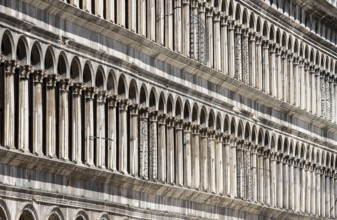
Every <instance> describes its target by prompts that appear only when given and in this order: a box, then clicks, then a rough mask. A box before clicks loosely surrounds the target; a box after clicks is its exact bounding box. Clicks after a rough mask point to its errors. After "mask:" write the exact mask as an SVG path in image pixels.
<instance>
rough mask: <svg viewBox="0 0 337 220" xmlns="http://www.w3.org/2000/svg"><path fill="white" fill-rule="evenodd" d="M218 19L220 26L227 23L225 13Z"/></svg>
mask: <svg viewBox="0 0 337 220" xmlns="http://www.w3.org/2000/svg"><path fill="white" fill-rule="evenodd" d="M220 20H221V23H220V24H221V26H227V25H228V16H227V15H223V14H221V16H220Z"/></svg>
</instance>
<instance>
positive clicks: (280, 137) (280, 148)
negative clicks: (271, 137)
mask: <svg viewBox="0 0 337 220" xmlns="http://www.w3.org/2000/svg"><path fill="white" fill-rule="evenodd" d="M277 152H278V153H279V154H283V149H282V136H281V135H279V136H278V139H277Z"/></svg>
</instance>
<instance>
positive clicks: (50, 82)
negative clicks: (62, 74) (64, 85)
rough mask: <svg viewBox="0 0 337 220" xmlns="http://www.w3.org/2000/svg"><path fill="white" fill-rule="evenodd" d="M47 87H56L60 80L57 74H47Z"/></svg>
mask: <svg viewBox="0 0 337 220" xmlns="http://www.w3.org/2000/svg"><path fill="white" fill-rule="evenodd" d="M45 79H46V83H47V88H55V87H56V82H57V80H58V76H57V74H47V75H46V77H45Z"/></svg>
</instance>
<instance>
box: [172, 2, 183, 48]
mask: <svg viewBox="0 0 337 220" xmlns="http://www.w3.org/2000/svg"><path fill="white" fill-rule="evenodd" d="M181 1H182V0H178V1H173V4H174V7H173V16H174V25H173V28H174V42H173V45H174V51H176V52H178V53H181V52H182V31H183V29H182V18H181V6H182V5H181Z"/></svg>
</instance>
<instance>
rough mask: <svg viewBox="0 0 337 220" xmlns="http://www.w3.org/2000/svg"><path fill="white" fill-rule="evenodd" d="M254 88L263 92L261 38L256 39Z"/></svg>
mask: <svg viewBox="0 0 337 220" xmlns="http://www.w3.org/2000/svg"><path fill="white" fill-rule="evenodd" d="M256 74H257V79H256V81H257V82H256V86H257V88H258V89H259V90H261V91H262V90H263V80H265V79H264V78H263V70H262V38H261V37H257V38H256Z"/></svg>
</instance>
